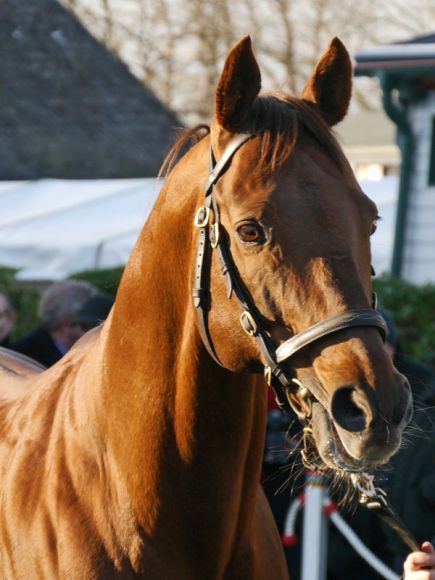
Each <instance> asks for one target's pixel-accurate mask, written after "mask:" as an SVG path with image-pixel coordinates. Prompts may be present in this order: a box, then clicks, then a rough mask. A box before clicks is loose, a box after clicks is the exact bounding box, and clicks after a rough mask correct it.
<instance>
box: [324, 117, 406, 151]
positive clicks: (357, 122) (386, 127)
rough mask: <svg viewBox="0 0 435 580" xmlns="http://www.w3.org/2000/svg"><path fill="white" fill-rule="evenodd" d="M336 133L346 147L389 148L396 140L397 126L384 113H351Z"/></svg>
mask: <svg viewBox="0 0 435 580" xmlns="http://www.w3.org/2000/svg"><path fill="white" fill-rule="evenodd" d="M335 133H336V134H337V135H338V137H339V140H340V143H342V145H343V146H344V147H356V146H382V145H383V146H389V145H394V144H395V140H396V125H395V124H394V123H393V122H392V121H390V119H389V118H388V117H387V116H386V114H385V113H384V111H382V110H376V111H358V112H356V113H349V114H348V115H347V116H346V117H345V118H344V120H343V121H342V122H341V123H340V124H339V125H337V127H336V128H335Z"/></svg>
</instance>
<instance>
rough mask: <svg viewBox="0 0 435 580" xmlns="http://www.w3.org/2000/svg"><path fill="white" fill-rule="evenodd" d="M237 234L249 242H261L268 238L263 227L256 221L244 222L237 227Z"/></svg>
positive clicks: (243, 240)
mask: <svg viewBox="0 0 435 580" xmlns="http://www.w3.org/2000/svg"><path fill="white" fill-rule="evenodd" d="M237 234H238V236H239V238H240V239H241V240H242V242H246V243H248V244H261V243H262V242H264V241H265V239H266V238H265V235H264V231H263V228H262V227H261V226H260V225H259V224H257V223H255V222H249V223H246V224H242V225H241V226H239V227H238V228H237Z"/></svg>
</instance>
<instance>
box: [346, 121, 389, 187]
mask: <svg viewBox="0 0 435 580" xmlns="http://www.w3.org/2000/svg"><path fill="white" fill-rule="evenodd" d="M335 133H336V135H337V137H338V140H339V142H340V143H341V145H342V146H343V150H344V152H345V154H346V157H347V158H348V160H349V162H350V164H351V166H352V169H353V171H354V173H355V175H356V177H357V178H358V179H359V180H368V181H377V180H379V179H382V178H383V177H385V176H387V175H398V174H399V171H400V151H399V148H398V147H397V145H396V127H395V125H394V123H393V122H392V121H391V120H390V119H389V118H388V117H387V116H386V115H385V113H384V112H383V111H382V110H370V111H358V112H355V113H349V114H348V115H347V116H346V117H345V118H344V121H342V122H341V123H340V124H339V125H337V127H336V129H335Z"/></svg>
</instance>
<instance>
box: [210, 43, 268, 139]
mask: <svg viewBox="0 0 435 580" xmlns="http://www.w3.org/2000/svg"><path fill="white" fill-rule="evenodd" d="M260 87H261V73H260V68H259V66H258V64H257V61H256V60H255V56H254V53H253V52H252V47H251V38H250V37H249V36H245V37H244V38H242V40H240V41H239V42H238V43H237V44H236V45H235V47H234V48H233V49H232V50H231V52H230V53H229V54H228V56H227V59H226V61H225V64H224V68H223V71H222V74H221V78H220V80H219V83H218V86H217V88H216V119H217V121H218V123H219V125H220V126H221V127H222V128H223V129H226V130H227V131H231V132H237V131H239V130H241V129H242V128H243V125H244V123H245V122H246V121H247V119H248V117H249V114H250V112H251V107H252V103H253V102H254V100H255V98H256V96H257V95H258V93H259V92H260Z"/></svg>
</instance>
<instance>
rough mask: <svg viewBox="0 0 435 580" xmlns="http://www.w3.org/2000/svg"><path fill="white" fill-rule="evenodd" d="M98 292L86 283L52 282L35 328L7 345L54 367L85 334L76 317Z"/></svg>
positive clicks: (71, 281) (40, 306)
mask: <svg viewBox="0 0 435 580" xmlns="http://www.w3.org/2000/svg"><path fill="white" fill-rule="evenodd" d="M96 293H97V290H96V288H95V287H94V286H92V284H89V283H88V282H81V281H78V280H63V281H62V282H55V283H54V284H52V285H51V286H50V287H49V288H48V289H47V290H46V291H45V292H44V293H43V295H42V297H41V300H40V302H39V305H38V318H39V325H38V327H37V328H36V329H35V330H33V331H31V332H30V333H28V334H26V335H25V336H23V337H22V338H21V339H19V340H17V341H16V342H14V343H12V344H11V345H10V348H11V349H12V350H15V351H17V352H21V353H22V354H25V355H27V356H29V357H31V358H33V359H34V360H36V361H38V362H40V363H41V364H43V365H44V366H46V367H50V366H52V365H54V364H55V363H56V362H57V361H58V360H60V359H61V358H62V356H63V355H64V354H65V353H66V352H68V350H69V349H70V348H71V347H72V345H73V344H74V343H75V342H76V341H77V340H78V339H79V338H80V337H81V336H82V335H83V334H84V332H85V331H84V330H83V328H82V327H81V325H80V324H78V323H77V322H76V317H77V315H78V313H79V312H80V310H81V308H82V307H83V305H84V304H85V302H86V301H87V300H88V299H89V298H90V297H91V296H94V295H95V294H96Z"/></svg>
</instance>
